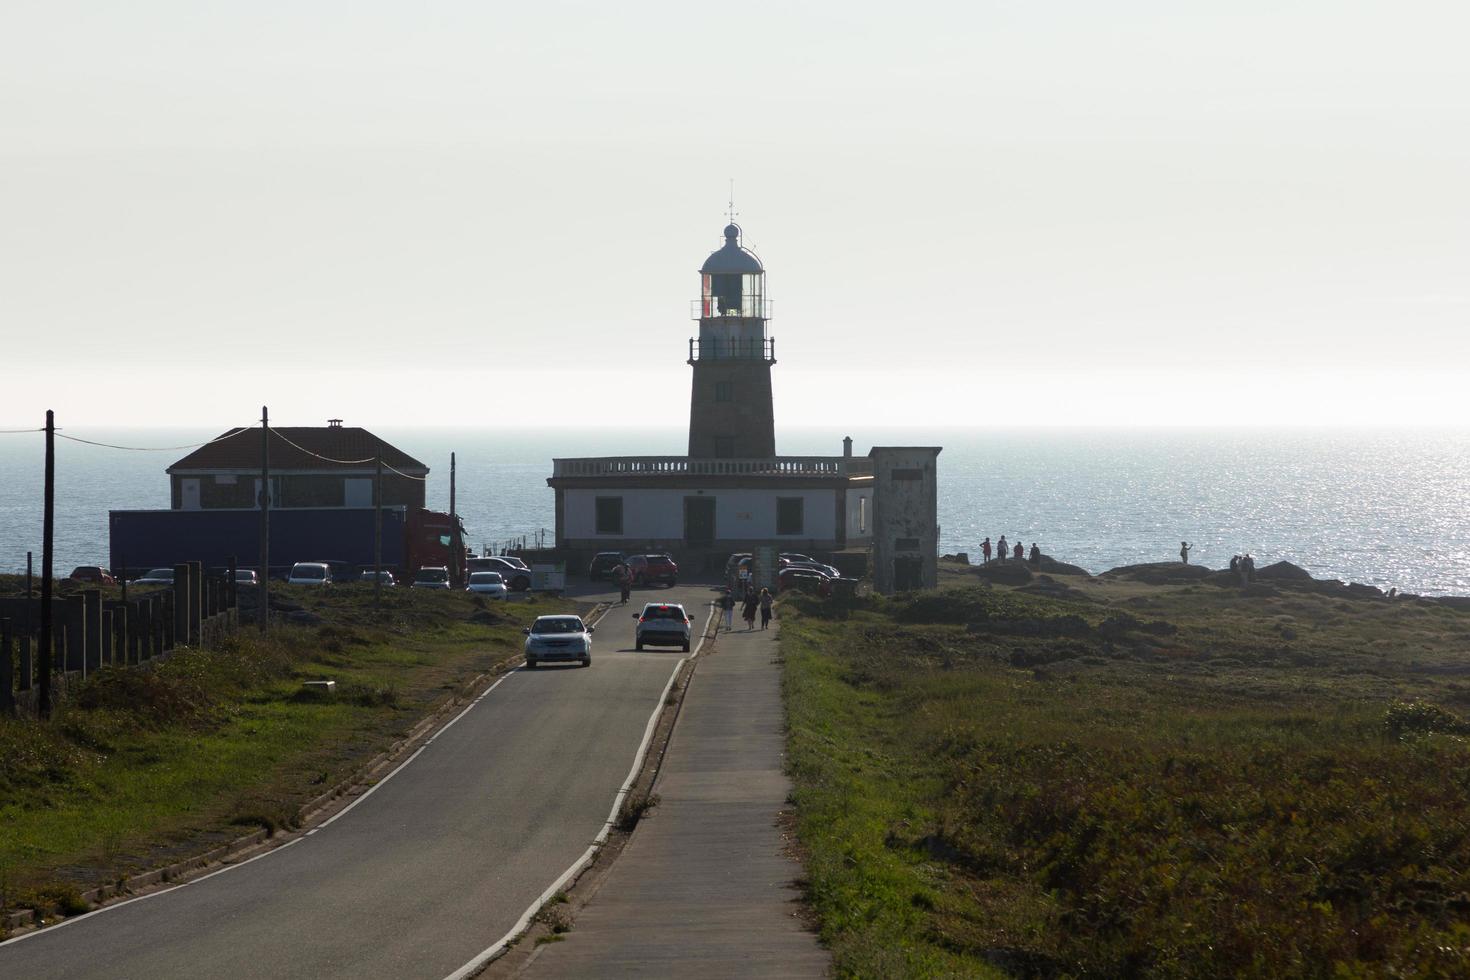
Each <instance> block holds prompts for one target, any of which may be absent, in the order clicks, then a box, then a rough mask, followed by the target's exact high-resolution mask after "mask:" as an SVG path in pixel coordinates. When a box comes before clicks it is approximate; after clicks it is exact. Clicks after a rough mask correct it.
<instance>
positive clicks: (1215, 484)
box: [0, 426, 1470, 595]
mask: <svg viewBox="0 0 1470 980" xmlns="http://www.w3.org/2000/svg"><path fill="white" fill-rule="evenodd" d="M222 428H223V427H218V428H212V429H209V430H200V429H173V430H163V429H148V430H132V431H121V430H108V429H81V428H77V429H70V430H67V431H68V432H69V433H70V434H72V435H75V436H80V437H83V438H87V439H92V440H95V441H99V442H109V443H114V444H117V445H122V446H133V447H155V446H182V445H186V444H189V443H196V442H200V441H203V440H205V439H208V438H211V437H213V436H215V435H218V434H219V432H220V431H221V430H222ZM374 431H376V432H377V433H378V434H379V435H381V436H382V437H383V438H385V439H387V440H388V441H390V442H392V443H394V444H395V445H397V446H399V447H400V448H402V449H403V450H404V451H406V452H407V453H409V454H410V455H412V456H415V457H417V458H418V459H421V460H422V461H424V462H425V463H426V464H427V465H429V466H430V467H431V468H432V472H431V474H430V478H429V487H428V500H429V506H430V507H433V508H435V509H448V504H449V454H450V453H451V452H454V453H456V454H457V460H458V472H459V480H458V504H459V510H460V512H461V513H462V514H463V516H464V521H465V526H466V529H467V532H468V541H467V543H468V544H469V545H470V546H471V547H474V548H479V547H480V546H481V545H488V546H491V547H495V546H497V545H499V544H501V543H503V542H505V541H508V540H510V539H513V538H517V537H521V536H531V537H534V536H535V535H536V533H537V532H538V531H544V533H545V535H546V538H547V539H548V540H549V539H550V538H551V536H552V527H553V524H554V518H553V501H552V493H551V490H550V489H549V488H548V487H547V486H546V478H547V477H548V476H549V475H550V472H551V459H552V457H554V456H615V455H635V454H673V455H677V454H681V453H682V452H683V450H684V440H685V433H684V431H683V430H675V429H652V430H647V431H634V430H627V431H621V430H580V431H579V430H568V429H555V430H551V429H549V430H543V431H536V430H526V429H493V430H492V429H393V428H391V427H383V426H379V427H374ZM844 434H845V433H844V432H842V431H839V430H835V429H821V430H819V429H797V430H781V431H779V432H778V433H777V446H778V448H779V449H780V451H781V452H783V453H789V454H793V455H799V454H823V455H837V454H839V453H840V452H841V451H842V449H841V440H842V436H843V435H844ZM852 435H853V436H854V438H855V440H856V446H857V451H858V452H865V451H866V449H867V447H868V446H869V445H872V444H875V443H876V444H879V445H903V444H910V445H914V444H917V445H942V446H943V447H944V451H943V453H941V454H940V457H939V519H940V549H941V552H944V553H948V552H960V551H964V552H969V553H970V554H971V555H972V556H976V558H977V560H978V552H979V543H980V540H981V539H982V538H984V537H986V536H989V537H990V538H991V539H992V540H995V539H996V538H998V537H1000V535H1002V534H1004V535H1005V536H1006V537H1007V538H1008V539H1009V540H1010V541H1012V542H1015V541H1021V542H1023V543H1024V544H1025V545H1026V547H1027V548H1028V549H1029V548H1030V546H1031V544H1032V542H1036V543H1037V544H1039V545H1040V546H1041V549H1042V551H1044V552H1045V553H1046V554H1048V555H1051V556H1053V557H1055V558H1057V559H1059V560H1062V561H1067V562H1072V563H1074V564H1077V565H1081V566H1082V567H1084V568H1086V569H1088V570H1089V571H1093V572H1098V571H1103V570H1105V569H1108V568H1112V567H1114V566H1117V565H1125V564H1132V563H1135V562H1146V561H1169V560H1174V559H1176V558H1177V556H1178V552H1179V542H1180V541H1181V540H1187V541H1189V542H1191V543H1192V544H1193V545H1194V552H1193V557H1192V560H1193V561H1195V562H1197V563H1200V564H1205V565H1210V566H1213V567H1217V568H1218V567H1223V566H1224V565H1226V564H1227V563H1228V562H1229V560H1230V556H1231V555H1233V554H1238V553H1242V552H1250V553H1251V554H1252V555H1254V556H1255V558H1256V564H1257V566H1258V567H1259V566H1262V565H1266V564H1269V563H1271V562H1274V561H1278V560H1282V559H1285V560H1288V561H1291V562H1295V563H1296V564H1298V565H1301V566H1302V567H1304V568H1306V569H1308V570H1309V571H1311V572H1312V574H1313V575H1316V576H1317V577H1319V578H1340V579H1343V580H1345V581H1356V582H1364V583H1367V584H1370V585H1377V586H1379V587H1381V588H1389V587H1397V588H1399V589H1400V590H1403V591H1408V592H1417V593H1422V594H1425V595H1443V594H1470V430H1458V429H1456V430H1435V429H1421V430H1386V429H1374V430H1367V431H1345V430H1310V431H1297V430H1292V431H1282V430H1238V431H1224V430H1210V431H1187V430H1177V429H1165V430H1152V431H1144V430H1126V431H1125V430H1076V431H1057V430H1050V429H1037V430H1019V429H1013V430H958V429H949V430H926V431H918V430H898V429H894V430H879V431H868V432H862V431H857V432H853V433H852ZM185 452H186V451H185V450H169V451H163V452H139V451H130V450H122V449H108V448H102V447H97V446H89V445H84V444H81V443H76V442H69V441H65V440H57V452H56V456H57V459H56V483H57V490H56V500H57V516H56V569H57V572H58V574H63V575H64V574H66V573H67V572H69V571H70V570H71V568H72V567H73V566H74V565H79V564H95V563H104V564H105V563H106V561H107V512H108V510H110V509H134V508H150V507H158V508H164V507H167V506H168V502H169V493H168V478H167V476H166V475H165V474H164V468H165V467H167V466H168V465H169V464H170V463H172V462H173V461H174V460H176V459H178V458H180V457H182V456H183V455H185ZM43 461H44V455H43V442H42V436H41V434H40V433H21V434H0V570H6V571H24V569H25V555H26V552H27V551H33V552H35V555H36V564H37V569H38V570H39V567H40V551H41V491H42V479H43Z"/></svg>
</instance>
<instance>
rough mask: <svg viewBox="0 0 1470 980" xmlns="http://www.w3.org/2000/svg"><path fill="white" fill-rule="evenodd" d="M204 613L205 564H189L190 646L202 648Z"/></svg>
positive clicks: (194, 562)
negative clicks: (201, 628)
mask: <svg viewBox="0 0 1470 980" xmlns="http://www.w3.org/2000/svg"><path fill="white" fill-rule="evenodd" d="M203 613H204V564H203V563H202V562H197V561H191V562H189V645H190V646H196V647H197V646H200V645H202V642H203V640H204V637H203V636H202V635H201V634H200V631H199V630H200V626H201V624H202V622H203Z"/></svg>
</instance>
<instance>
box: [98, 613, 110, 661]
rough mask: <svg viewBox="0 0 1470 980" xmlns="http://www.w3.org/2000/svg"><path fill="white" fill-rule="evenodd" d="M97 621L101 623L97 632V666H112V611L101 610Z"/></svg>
mask: <svg viewBox="0 0 1470 980" xmlns="http://www.w3.org/2000/svg"><path fill="white" fill-rule="evenodd" d="M98 619H100V620H101V621H102V623H101V628H100V629H99V630H98V631H97V647H98V651H97V652H98V654H99V657H98V661H97V662H98V665H99V666H102V667H111V666H112V610H111V609H102V610H99V612H98Z"/></svg>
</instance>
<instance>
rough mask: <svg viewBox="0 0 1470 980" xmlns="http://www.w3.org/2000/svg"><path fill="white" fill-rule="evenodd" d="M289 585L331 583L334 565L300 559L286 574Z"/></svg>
mask: <svg viewBox="0 0 1470 980" xmlns="http://www.w3.org/2000/svg"><path fill="white" fill-rule="evenodd" d="M286 584H287V585H331V584H332V566H330V565H328V564H326V563H325V562H319V561H298V562H297V563H296V564H294V565H292V566H291V574H290V575H288V576H286Z"/></svg>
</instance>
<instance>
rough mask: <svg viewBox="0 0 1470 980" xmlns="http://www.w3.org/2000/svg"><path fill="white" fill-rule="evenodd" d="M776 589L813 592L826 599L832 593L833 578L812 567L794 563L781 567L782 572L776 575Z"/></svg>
mask: <svg viewBox="0 0 1470 980" xmlns="http://www.w3.org/2000/svg"><path fill="white" fill-rule="evenodd" d="M776 589H777V591H779V592H786V591H787V590H795V591H797V592H811V593H813V594H815V595H819V596H821V597H822V598H823V599H825V598H827V597H828V596H830V595H831V594H832V578H831V576H828V575H823V574H822V573H821V572H818V571H814V570H812V569H810V568H802V567H800V566H799V565H793V566H791V567H789V568H783V569H781V574H779V575H777V576H776Z"/></svg>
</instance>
